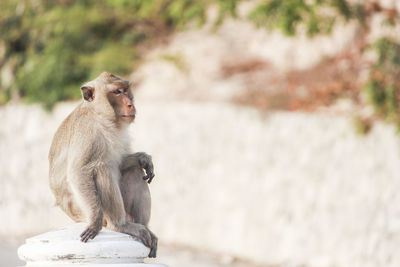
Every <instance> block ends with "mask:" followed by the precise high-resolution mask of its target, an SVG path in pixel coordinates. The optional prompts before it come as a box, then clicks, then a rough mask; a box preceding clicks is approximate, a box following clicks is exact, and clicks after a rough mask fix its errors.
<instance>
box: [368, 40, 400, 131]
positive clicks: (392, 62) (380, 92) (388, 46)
mask: <svg viewBox="0 0 400 267" xmlns="http://www.w3.org/2000/svg"><path fill="white" fill-rule="evenodd" d="M372 47H373V48H374V49H376V50H377V51H378V56H379V57H378V60H377V62H376V63H375V64H374V65H373V66H372V70H371V75H370V78H369V81H368V83H367V85H366V87H365V91H366V93H367V96H368V100H369V101H370V103H371V104H372V105H373V106H374V108H375V111H376V112H377V114H378V115H380V116H381V117H383V118H385V119H386V120H388V121H391V122H394V123H396V124H397V126H398V129H400V44H398V43H396V42H395V41H394V40H391V39H389V38H381V39H379V40H378V41H377V42H376V43H375V44H374V45H373V46H372Z"/></svg>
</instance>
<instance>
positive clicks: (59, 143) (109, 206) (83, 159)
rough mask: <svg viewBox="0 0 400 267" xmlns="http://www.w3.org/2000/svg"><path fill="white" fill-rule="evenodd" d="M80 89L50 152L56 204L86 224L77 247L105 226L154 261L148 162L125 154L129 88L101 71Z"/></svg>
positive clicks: (129, 118) (130, 104)
mask: <svg viewBox="0 0 400 267" xmlns="http://www.w3.org/2000/svg"><path fill="white" fill-rule="evenodd" d="M81 90H82V96H83V102H82V103H80V104H79V105H78V107H76V108H75V110H74V111H73V112H72V113H71V114H70V115H69V116H68V117H67V118H66V119H65V120H64V121H63V123H62V124H61V126H60V127H59V128H58V130H57V132H56V134H55V136H54V139H53V143H52V145H51V148H50V153H49V161H50V187H51V189H52V191H53V193H54V195H55V197H56V201H57V205H59V206H60V207H61V209H62V210H63V211H64V212H65V213H67V214H68V216H70V217H71V218H72V219H73V220H74V221H76V222H82V221H84V222H88V227H87V228H86V230H84V231H83V232H82V234H81V241H82V242H87V241H88V240H89V239H93V238H94V237H95V236H96V235H97V234H98V233H99V231H100V230H101V228H102V226H106V227H107V228H109V229H111V230H113V231H118V232H122V233H126V234H129V235H132V236H134V237H136V238H138V239H139V240H140V241H142V242H143V244H144V245H146V246H147V247H149V248H150V254H149V257H155V256H156V252H157V238H156V236H155V235H154V234H153V233H152V232H151V231H150V230H149V229H148V228H147V224H148V222H149V219H150V206H151V203H150V202H151V200H150V192H149V188H148V185H147V183H150V182H151V180H152V179H153V177H154V173H153V163H152V160H151V157H150V156H149V155H147V154H146V153H143V152H138V153H134V154H130V149H129V138H128V131H127V128H128V125H129V124H130V123H131V122H133V120H134V119H135V114H136V109H135V106H134V105H133V102H132V100H133V97H132V92H131V90H130V83H129V82H128V81H126V80H124V79H122V78H120V77H118V76H115V75H113V74H111V73H109V72H103V73H102V74H101V75H100V76H99V77H97V78H96V79H95V80H93V81H91V82H88V83H87V84H85V85H83V86H82V87H81ZM143 169H144V170H145V171H146V175H145V173H144V171H143Z"/></svg>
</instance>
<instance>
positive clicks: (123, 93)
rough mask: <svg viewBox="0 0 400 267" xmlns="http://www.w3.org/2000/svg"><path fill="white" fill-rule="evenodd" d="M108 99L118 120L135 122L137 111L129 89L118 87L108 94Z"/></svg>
mask: <svg viewBox="0 0 400 267" xmlns="http://www.w3.org/2000/svg"><path fill="white" fill-rule="evenodd" d="M107 99H108V101H109V102H110V105H111V106H112V107H113V109H114V112H115V116H116V118H117V120H120V121H124V122H127V123H131V122H133V121H134V120H135V116H136V109H135V105H134V104H133V96H132V92H131V90H130V88H129V87H126V86H116V87H113V88H111V89H110V90H109V91H108V92H107Z"/></svg>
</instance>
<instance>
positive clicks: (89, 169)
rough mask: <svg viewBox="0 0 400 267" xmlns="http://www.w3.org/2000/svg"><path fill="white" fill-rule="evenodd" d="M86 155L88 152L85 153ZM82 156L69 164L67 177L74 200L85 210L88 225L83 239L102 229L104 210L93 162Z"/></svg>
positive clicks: (82, 236) (85, 239)
mask: <svg viewBox="0 0 400 267" xmlns="http://www.w3.org/2000/svg"><path fill="white" fill-rule="evenodd" d="M83 154H84V155H85V154H86V153H83ZM82 162H85V161H84V159H83V158H81V157H75V158H73V160H72V161H71V163H70V164H69V166H68V171H67V179H68V184H69V186H70V188H71V191H72V193H73V201H74V202H75V203H76V204H77V205H78V206H79V208H80V209H81V210H82V211H83V213H84V215H85V217H86V219H87V220H88V223H89V225H88V227H87V228H86V229H85V231H83V232H82V234H81V236H80V237H81V241H82V242H87V241H88V240H89V239H93V238H94V237H95V236H96V235H97V234H98V233H99V232H100V230H101V228H102V222H103V211H102V208H101V200H100V197H99V195H98V194H97V190H96V183H95V172H94V169H93V166H91V163H82Z"/></svg>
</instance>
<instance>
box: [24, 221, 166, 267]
mask: <svg viewBox="0 0 400 267" xmlns="http://www.w3.org/2000/svg"><path fill="white" fill-rule="evenodd" d="M86 227H87V225H86V224H84V223H78V224H74V225H71V226H67V227H64V228H61V229H58V230H55V231H51V232H47V233H44V234H41V235H37V236H34V237H31V238H28V239H27V240H26V243H25V244H24V245H22V246H21V247H20V248H19V249H18V255H19V257H20V258H21V259H22V260H24V261H26V262H27V265H26V266H35V267H36V266H46V267H50V266H65V267H67V266H86V267H89V266H90V267H100V266H101V267H105V266H107V267H114V266H115V267H141V266H143V267H144V266H146V267H166V265H163V264H146V263H143V259H144V258H146V257H147V256H148V255H149V252H150V249H149V248H147V247H146V246H144V245H143V244H142V243H141V242H139V241H136V240H135V239H134V238H133V237H131V236H130V235H127V234H122V233H117V232H112V231H109V230H106V229H104V228H103V230H102V231H100V233H99V234H98V235H97V236H96V237H95V238H94V239H93V240H89V241H88V242H87V243H83V242H81V241H80V234H81V233H82V232H83V231H84V230H85V228H86Z"/></svg>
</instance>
